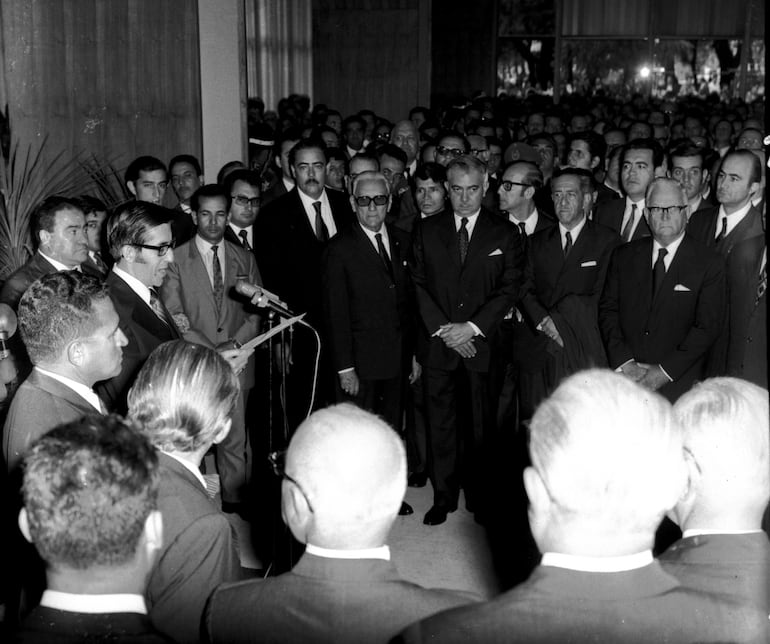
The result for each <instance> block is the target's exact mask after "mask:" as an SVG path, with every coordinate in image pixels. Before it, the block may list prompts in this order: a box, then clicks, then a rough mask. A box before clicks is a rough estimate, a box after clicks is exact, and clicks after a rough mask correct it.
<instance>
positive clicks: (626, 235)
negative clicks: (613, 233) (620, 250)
mask: <svg viewBox="0 0 770 644" xmlns="http://www.w3.org/2000/svg"><path fill="white" fill-rule="evenodd" d="M634 219H636V204H635V203H632V204H631V216H630V217H629V218H628V221H627V222H626V225H625V226H623V232H622V233H620V236H621V237H622V238H623V241H624V242H627V241H631V231H632V230H633V228H634Z"/></svg>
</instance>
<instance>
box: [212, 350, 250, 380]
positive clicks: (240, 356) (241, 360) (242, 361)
mask: <svg viewBox="0 0 770 644" xmlns="http://www.w3.org/2000/svg"><path fill="white" fill-rule="evenodd" d="M217 351H218V352H219V355H221V356H222V357H223V358H224V359H225V360H227V364H229V365H230V368H231V369H232V370H233V373H234V374H235V375H236V376H239V375H241V371H243V370H244V369H245V368H246V363H247V362H248V361H249V356H250V355H251V351H247V350H245V349H217Z"/></svg>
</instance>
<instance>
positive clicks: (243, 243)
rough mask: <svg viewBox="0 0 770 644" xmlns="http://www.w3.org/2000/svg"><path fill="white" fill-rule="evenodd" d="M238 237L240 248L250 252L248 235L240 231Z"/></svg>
mask: <svg viewBox="0 0 770 644" xmlns="http://www.w3.org/2000/svg"><path fill="white" fill-rule="evenodd" d="M238 237H240V238H241V246H243V248H244V250H251V244H249V234H248V233H247V232H246V231H245V230H242V231H241V232H239V233H238Z"/></svg>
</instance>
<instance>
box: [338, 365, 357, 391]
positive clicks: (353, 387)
mask: <svg viewBox="0 0 770 644" xmlns="http://www.w3.org/2000/svg"><path fill="white" fill-rule="evenodd" d="M338 375H339V377H340V387H342V391H344V392H345V393H346V394H348V395H349V396H357V395H358V387H359V383H358V375H357V374H356V370H355V369H353V370H352V371H345V372H344V373H341V374H338Z"/></svg>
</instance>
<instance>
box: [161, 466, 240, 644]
mask: <svg viewBox="0 0 770 644" xmlns="http://www.w3.org/2000/svg"><path fill="white" fill-rule="evenodd" d="M159 462H160V489H159V494H158V510H160V512H161V514H162V516H163V547H162V548H161V551H160V552H159V553H158V559H157V561H156V562H155V566H154V568H153V570H152V573H151V574H150V579H149V582H148V584H147V607H148V609H149V613H150V618H151V619H152V623H153V625H154V626H155V628H157V629H158V630H159V631H160V632H161V633H164V634H166V635H168V637H170V638H172V639H173V640H175V641H177V642H197V641H199V639H200V627H201V617H202V615H203V610H204V608H205V605H206V600H207V599H208V597H209V595H211V593H212V592H213V590H214V589H215V588H216V587H217V586H218V585H219V584H221V583H223V582H226V581H235V580H237V579H239V578H240V562H239V559H238V550H237V546H236V540H235V537H234V535H233V530H232V528H231V527H230V523H229V522H228V520H227V517H225V515H224V514H222V513H221V512H220V511H219V510H217V508H216V507H215V506H214V503H213V502H212V501H211V499H210V498H209V496H208V493H207V492H206V490H205V488H204V487H203V486H202V485H201V483H200V481H198V480H197V479H196V478H195V476H194V475H193V473H192V472H190V471H189V470H188V469H187V468H185V466H184V465H182V464H181V463H179V462H178V461H176V460H175V459H173V458H171V457H170V456H168V455H167V454H163V453H160V454H159Z"/></svg>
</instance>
